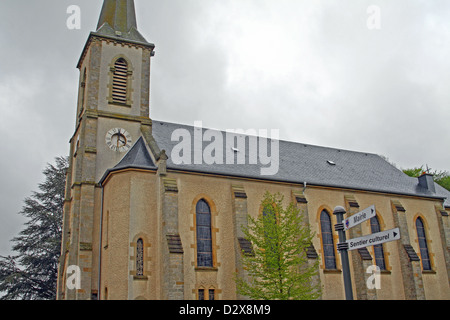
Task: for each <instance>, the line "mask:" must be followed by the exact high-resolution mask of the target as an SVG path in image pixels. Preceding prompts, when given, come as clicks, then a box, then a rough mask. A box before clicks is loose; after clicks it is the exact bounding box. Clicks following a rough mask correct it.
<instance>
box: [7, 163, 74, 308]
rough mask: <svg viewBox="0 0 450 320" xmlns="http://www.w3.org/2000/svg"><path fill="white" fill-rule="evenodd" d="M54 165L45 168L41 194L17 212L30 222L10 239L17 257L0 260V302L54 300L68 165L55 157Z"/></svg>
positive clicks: (32, 198)
mask: <svg viewBox="0 0 450 320" xmlns="http://www.w3.org/2000/svg"><path fill="white" fill-rule="evenodd" d="M55 162H56V164H55V165H51V164H47V167H46V168H45V169H44V171H43V174H44V175H45V181H44V182H43V183H41V184H39V190H40V191H39V192H33V194H32V195H31V197H27V198H26V199H25V201H24V203H25V205H24V206H23V208H22V211H21V212H19V214H21V215H23V216H25V217H27V218H28V219H29V220H28V221H27V222H26V223H25V225H24V226H25V228H24V229H23V230H22V231H21V232H20V233H19V235H18V236H17V237H14V238H13V239H12V242H13V244H14V245H13V246H12V250H13V252H15V253H17V254H16V255H14V256H8V257H0V295H1V294H2V293H3V294H4V296H3V297H2V298H1V299H2V300H18V299H23V300H52V299H55V296H56V278H57V269H58V259H59V256H60V250H61V231H62V212H63V204H64V190H65V178H66V170H67V168H68V161H67V158H64V157H58V158H56V159H55Z"/></svg>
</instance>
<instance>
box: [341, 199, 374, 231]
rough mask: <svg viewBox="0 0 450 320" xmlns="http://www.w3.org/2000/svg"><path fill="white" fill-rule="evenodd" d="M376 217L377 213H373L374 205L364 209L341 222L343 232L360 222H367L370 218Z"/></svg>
mask: <svg viewBox="0 0 450 320" xmlns="http://www.w3.org/2000/svg"><path fill="white" fill-rule="evenodd" d="M376 215H377V212H376V211H375V205H372V206H370V207H368V208H366V209H364V210H363V211H361V212H358V213H356V214H354V215H352V216H351V217H349V218H347V219H344V220H343V221H342V223H343V224H344V230H348V229H350V228H353V227H354V226H357V225H358V224H360V223H361V222H364V221H366V220H369V219H370V218H373V217H375V216H376Z"/></svg>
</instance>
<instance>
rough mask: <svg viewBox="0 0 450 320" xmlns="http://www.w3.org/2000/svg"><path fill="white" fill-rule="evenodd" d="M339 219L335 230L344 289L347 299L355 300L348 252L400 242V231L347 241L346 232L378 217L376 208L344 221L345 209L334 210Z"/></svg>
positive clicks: (378, 233)
mask: <svg viewBox="0 0 450 320" xmlns="http://www.w3.org/2000/svg"><path fill="white" fill-rule="evenodd" d="M333 213H334V214H335V215H336V219H337V224H336V225H335V226H334V229H335V230H336V231H337V232H338V234H339V243H338V244H337V249H338V250H339V252H340V254H341V258H342V271H343V272H342V273H343V276H344V289H345V297H346V299H347V300H353V290H352V281H351V276H350V265H349V260H348V251H349V250H356V249H361V248H365V247H368V246H375V245H378V244H382V243H385V242H389V241H394V240H400V229H399V228H395V229H391V230H386V231H381V232H377V233H373V234H370V235H367V236H363V237H359V238H354V239H349V240H347V239H346V236H345V231H346V230H348V229H350V228H353V227H354V226H357V225H359V224H360V223H362V222H364V221H367V220H369V219H370V218H373V217H375V216H376V210H375V206H374V205H373V206H370V207H368V208H367V209H364V210H362V211H361V212H358V213H357V214H354V215H352V216H351V217H349V218H347V219H344V214H345V213H346V212H345V209H344V208H343V207H339V206H338V207H336V208H334V212H333Z"/></svg>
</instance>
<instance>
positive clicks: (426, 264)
mask: <svg viewBox="0 0 450 320" xmlns="http://www.w3.org/2000/svg"><path fill="white" fill-rule="evenodd" d="M416 229H417V237H418V238H419V247H420V258H421V259H422V268H423V270H431V262H430V255H429V253H428V244H427V237H426V234H425V227H424V224H423V221H422V219H421V218H417V220H416Z"/></svg>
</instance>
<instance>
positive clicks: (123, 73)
mask: <svg viewBox="0 0 450 320" xmlns="http://www.w3.org/2000/svg"><path fill="white" fill-rule="evenodd" d="M154 48H155V45H154V44H152V43H149V42H148V41H147V40H146V39H145V38H144V37H143V36H142V35H141V34H140V33H139V31H138V29H137V23H136V13H135V7H134V1H133V0H104V3H103V7H102V10H101V14H100V19H99V22H98V25H97V30H96V31H95V32H91V33H90V35H89V38H88V40H87V42H86V45H85V46H84V49H83V51H82V54H81V57H80V60H79V62H78V65H77V68H78V69H79V70H80V80H79V93H78V103H77V110H76V124H75V131H74V134H73V136H72V138H71V140H70V157H69V170H68V172H67V179H66V194H65V204H64V216H63V235H62V244H61V257H60V262H59V270H58V288H57V291H58V292H57V298H58V299H81V300H89V299H96V298H98V296H99V289H98V286H99V285H98V284H99V281H100V279H99V259H100V258H99V255H100V254H101V248H100V243H101V241H100V239H99V233H100V228H101V226H100V224H101V223H100V221H101V211H102V198H103V191H102V188H101V186H100V185H99V181H100V179H101V177H102V176H103V174H104V173H105V172H106V170H108V169H109V168H112V167H114V166H115V165H116V164H117V163H118V162H119V161H120V160H121V159H122V158H123V156H124V155H125V154H126V152H127V151H128V150H129V149H130V148H131V147H132V146H133V144H134V143H135V142H136V141H137V140H138V139H139V138H140V137H143V138H144V139H145V140H146V141H147V143H148V145H149V146H150V148H151V149H152V150H151V151H152V157H155V159H157V158H158V157H159V154H158V150H157V147H155V143H154V141H153V138H152V121H151V120H150V118H149V109H150V60H151V57H152V56H153V55H154ZM153 148H154V149H153ZM69 279H70V281H71V282H70V284H69V286H68V285H67V282H68V280H69Z"/></svg>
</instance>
